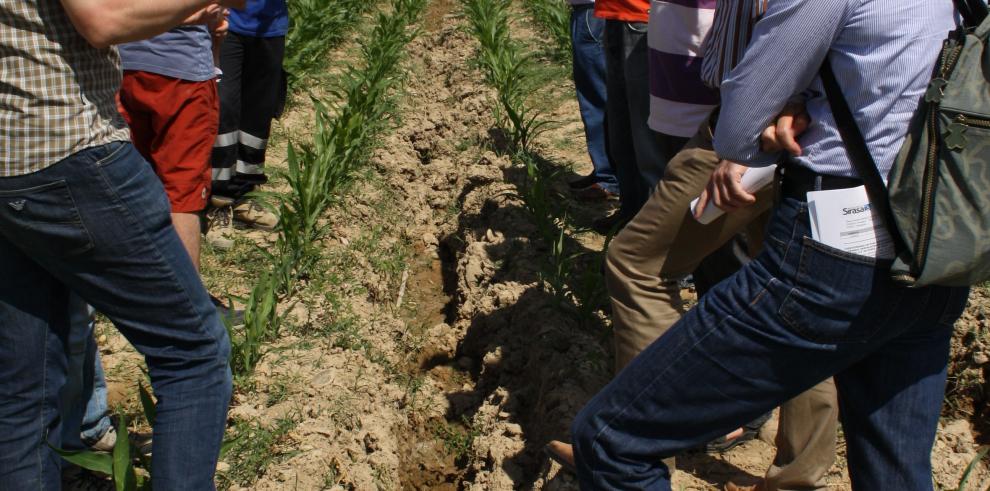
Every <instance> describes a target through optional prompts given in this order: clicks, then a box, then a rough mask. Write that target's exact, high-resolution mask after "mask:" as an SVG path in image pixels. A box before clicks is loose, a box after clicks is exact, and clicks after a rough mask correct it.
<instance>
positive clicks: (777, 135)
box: [760, 104, 811, 157]
mask: <svg viewBox="0 0 990 491" xmlns="http://www.w3.org/2000/svg"><path fill="white" fill-rule="evenodd" d="M810 125H811V116H809V115H808V112H807V111H806V110H805V106H804V104H788V105H787V106H785V107H784V110H783V111H781V113H780V115H779V116H777V124H775V125H770V126H769V127H767V129H766V130H764V131H763V134H762V135H760V143H761V148H762V149H763V151H764V152H780V151H781V150H786V151H787V152H788V153H790V154H791V155H793V156H795V157H798V156H800V155H801V145H800V144H798V142H797V139H798V137H799V136H801V134H802V133H804V132H805V131H806V130H807V129H808V126H810Z"/></svg>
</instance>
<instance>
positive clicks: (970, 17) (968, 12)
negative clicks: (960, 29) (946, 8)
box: [953, 0, 990, 27]
mask: <svg viewBox="0 0 990 491" xmlns="http://www.w3.org/2000/svg"><path fill="white" fill-rule="evenodd" d="M953 2H954V3H955V4H956V10H958V11H959V15H960V16H962V18H963V23H964V24H965V25H966V27H977V26H979V25H980V24H982V23H983V20H984V19H986V18H987V14H988V12H990V8H988V7H987V4H986V3H984V2H983V0H953Z"/></svg>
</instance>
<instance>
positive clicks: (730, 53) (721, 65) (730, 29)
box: [701, 0, 768, 88]
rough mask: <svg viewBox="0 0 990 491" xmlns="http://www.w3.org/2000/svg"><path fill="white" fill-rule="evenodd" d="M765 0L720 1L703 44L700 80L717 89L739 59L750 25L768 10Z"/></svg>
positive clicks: (747, 39)
mask: <svg viewBox="0 0 990 491" xmlns="http://www.w3.org/2000/svg"><path fill="white" fill-rule="evenodd" d="M767 1H768V0H721V1H720V2H719V4H718V8H716V9H715V21H714V26H713V27H712V32H711V34H710V35H709V36H708V39H707V40H706V41H705V48H704V54H705V61H704V63H702V65H701V79H702V80H704V82H705V84H706V85H708V86H709V87H715V88H718V87H719V86H721V85H722V81H723V80H725V79H726V78H727V77H728V76H729V71H731V70H732V69H733V68H734V67H735V66H736V65H737V64H738V63H739V60H740V59H742V55H743V53H744V52H745V49H746V45H747V44H748V43H749V36H750V34H751V33H752V32H753V25H754V24H756V20H757V19H759V18H760V17H761V16H762V15H763V13H764V12H766V10H767Z"/></svg>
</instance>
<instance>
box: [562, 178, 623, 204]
mask: <svg viewBox="0 0 990 491" xmlns="http://www.w3.org/2000/svg"><path fill="white" fill-rule="evenodd" d="M571 192H572V193H574V197H575V198H577V199H579V200H582V201H616V200H618V199H619V195H618V194H615V193H613V192H611V191H609V190H607V189H605V187H604V186H602V185H601V184H600V183H597V182H596V183H594V184H592V185H590V186H588V187H586V188H582V189H574V190H571Z"/></svg>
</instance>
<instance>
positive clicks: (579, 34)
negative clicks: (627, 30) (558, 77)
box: [571, 5, 619, 193]
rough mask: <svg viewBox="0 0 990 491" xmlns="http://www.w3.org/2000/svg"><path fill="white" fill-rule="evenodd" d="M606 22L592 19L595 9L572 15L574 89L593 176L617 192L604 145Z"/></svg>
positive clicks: (609, 189)
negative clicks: (592, 167)
mask: <svg viewBox="0 0 990 491" xmlns="http://www.w3.org/2000/svg"><path fill="white" fill-rule="evenodd" d="M604 36H605V21H604V20H602V19H599V18H597V17H595V15H594V6H592V5H586V6H581V7H578V8H575V9H574V10H573V11H572V12H571V42H572V45H573V50H574V51H573V65H574V86H575V88H576V89H577V98H578V106H579V107H580V108H581V119H582V121H584V136H585V140H586V141H587V142H588V154H589V156H590V157H591V163H592V164H593V165H594V172H593V174H592V175H593V176H594V177H595V179H596V180H597V182H598V183H599V184H600V185H601V186H602V187H603V188H605V189H606V190H608V191H610V192H613V193H618V192H619V181H618V179H617V178H616V177H615V171H613V170H612V165H611V163H610V162H609V160H608V154H607V152H606V144H605V137H606V135H605V131H606V130H605V105H606V99H607V92H606V86H605V53H604V49H603V44H602V43H603V40H604Z"/></svg>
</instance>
